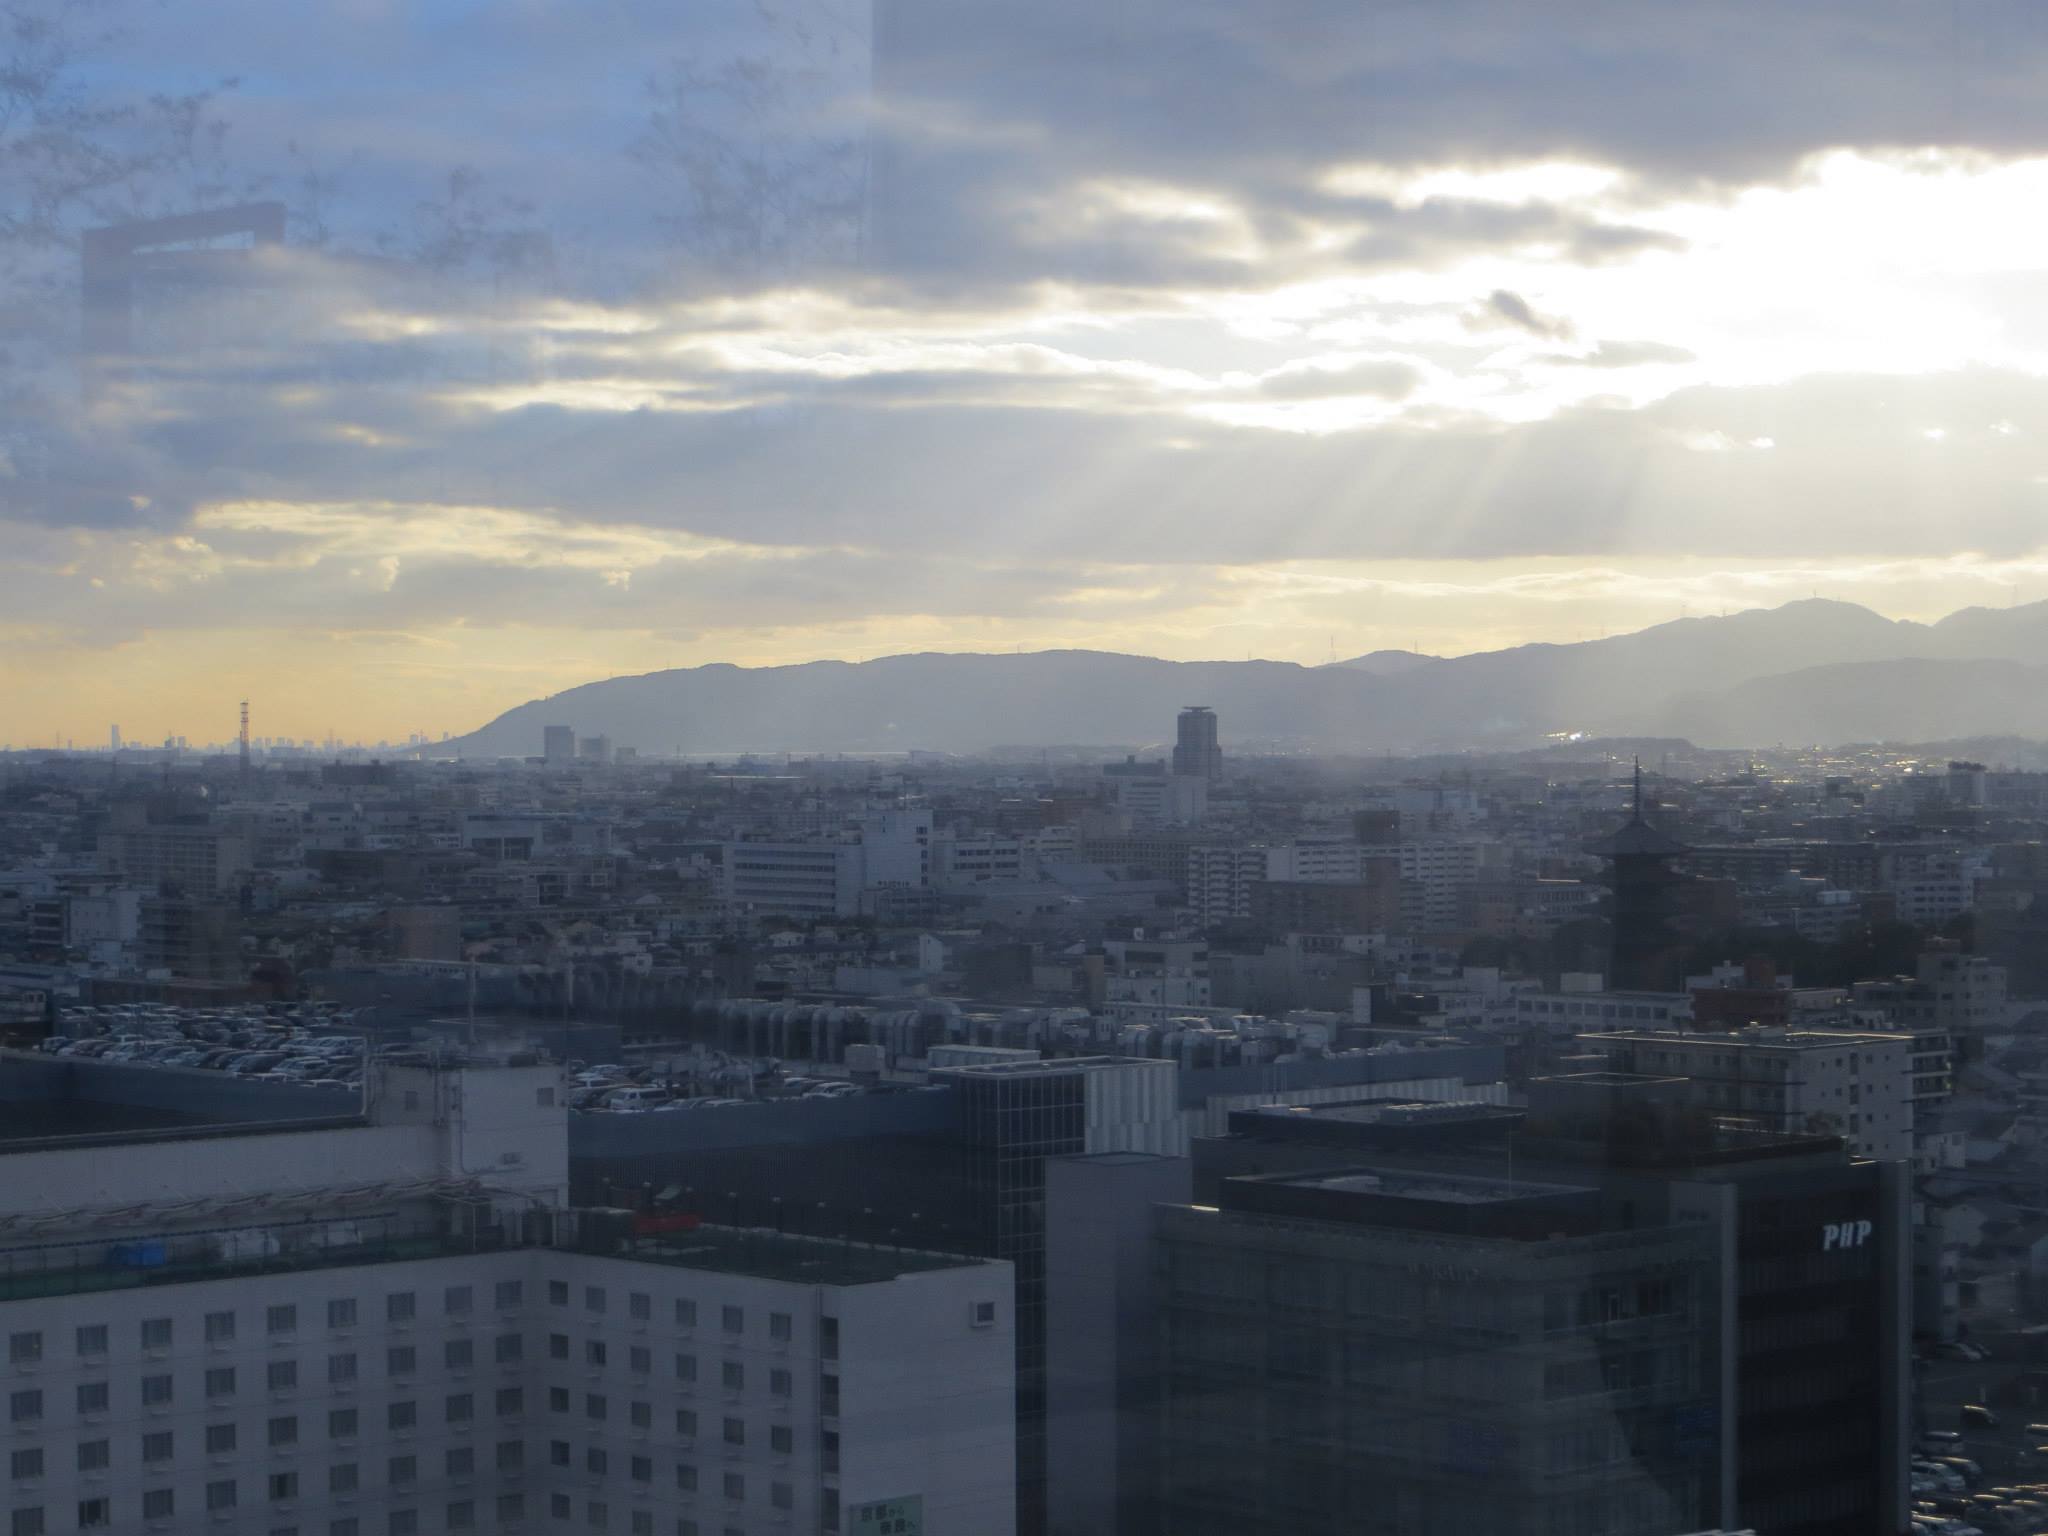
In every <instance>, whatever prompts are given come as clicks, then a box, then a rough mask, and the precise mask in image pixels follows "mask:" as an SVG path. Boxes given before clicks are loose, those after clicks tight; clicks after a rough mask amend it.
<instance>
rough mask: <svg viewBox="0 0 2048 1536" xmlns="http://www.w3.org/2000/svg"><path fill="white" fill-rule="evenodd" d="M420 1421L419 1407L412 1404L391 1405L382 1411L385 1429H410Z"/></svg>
mask: <svg viewBox="0 0 2048 1536" xmlns="http://www.w3.org/2000/svg"><path fill="white" fill-rule="evenodd" d="M419 1421H420V1405H419V1404H418V1403H413V1402H405V1403H392V1404H391V1405H390V1406H388V1407H387V1408H385V1410H384V1427H385V1428H386V1429H411V1428H412V1427H413V1426H414V1425H415V1424H417V1423H419Z"/></svg>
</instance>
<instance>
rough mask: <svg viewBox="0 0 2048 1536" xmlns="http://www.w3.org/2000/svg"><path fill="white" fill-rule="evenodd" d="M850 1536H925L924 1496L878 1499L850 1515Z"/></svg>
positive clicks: (907, 1495)
mask: <svg viewBox="0 0 2048 1536" xmlns="http://www.w3.org/2000/svg"><path fill="white" fill-rule="evenodd" d="M846 1529H847V1532H848V1536H924V1495H923V1494H921V1493H912V1494H906V1495H905V1496H904V1497H902V1498H900V1499H876V1500H874V1501H873V1502H872V1503H869V1504H856V1505H854V1506H853V1508H852V1509H851V1510H849V1511H848V1512H847V1521H846Z"/></svg>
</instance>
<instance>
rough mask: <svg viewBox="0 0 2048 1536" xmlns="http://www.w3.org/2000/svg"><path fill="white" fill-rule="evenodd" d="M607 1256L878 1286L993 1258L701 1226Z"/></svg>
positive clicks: (639, 1241) (804, 1281)
mask: <svg viewBox="0 0 2048 1536" xmlns="http://www.w3.org/2000/svg"><path fill="white" fill-rule="evenodd" d="M610 1256H611V1257H614V1258H621V1259H637V1260H640V1261H642V1262H644V1263H649V1264H666V1265H670V1266H673V1267H674V1268H677V1269H702V1270H709V1271H712V1272H714V1273H718V1274H727V1275H748V1276H751V1277H752V1278H754V1279H757V1280H786V1281H789V1282H791V1283H792V1284H796V1285H877V1284H880V1283H882V1282H883V1281H887V1280H894V1279H896V1278H898V1277H899V1276H902V1275H922V1274H930V1273H932V1272H934V1271H937V1270H942V1269H968V1268H972V1267H974V1266H977V1265H982V1264H987V1263H989V1262H991V1261H990V1260H988V1259H976V1258H968V1257H965V1256H963V1255H960V1254H952V1253H929V1252H926V1251H924V1250H923V1249H917V1248H884V1247H879V1246H876V1245H874V1244H870V1243H847V1242H834V1241H832V1240H831V1239H830V1238H817V1237H794V1236H791V1235H790V1234H788V1233H785V1232H770V1231H765V1230H759V1229H755V1228H747V1227H699V1228H698V1229H697V1230H696V1231H694V1232H679V1233H675V1234H673V1235H670V1236H664V1237H641V1238H634V1239H633V1240H632V1241H631V1242H629V1243H628V1244H627V1246H625V1247H624V1248H621V1249H619V1250H618V1251H617V1252H616V1253H614V1254H612V1255H610Z"/></svg>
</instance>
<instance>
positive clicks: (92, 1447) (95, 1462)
mask: <svg viewBox="0 0 2048 1536" xmlns="http://www.w3.org/2000/svg"><path fill="white" fill-rule="evenodd" d="M281 1423H287V1421H282V1420H277V1419H273V1420H271V1423H270V1431H271V1432H270V1444H271V1445H272V1446H273V1447H280V1448H281V1447H285V1446H291V1445H296V1444H298V1426H297V1423H296V1421H290V1422H289V1423H288V1427H286V1428H285V1429H283V1430H280V1429H279V1425H280V1424H281ZM214 1427H215V1428H216V1429H225V1430H226V1431H228V1433H227V1434H226V1435H225V1436H224V1437H222V1438H220V1439H219V1440H216V1439H215V1438H214V1437H213V1435H212V1434H211V1433H210V1432H209V1434H208V1437H207V1447H206V1448H207V1450H208V1451H209V1452H212V1453H215V1454H222V1453H226V1452H230V1451H233V1450H234V1449H235V1435H234V1425H232V1424H225V1425H216V1426H214ZM169 1438H170V1437H169V1436H168V1435H166V1436H164V1439H166V1440H168V1439H169ZM161 1450H162V1454H160V1455H149V1456H146V1457H145V1459H146V1460H147V1461H148V1462H150V1463H151V1464H160V1463H163V1462H166V1461H169V1460H170V1459H171V1457H170V1447H169V1446H164V1447H162V1448H161ZM77 1455H78V1467H79V1470H80V1471H85V1472H90V1471H98V1470H101V1469H103V1468H104V1467H105V1466H106V1465H107V1462H108V1455H109V1450H108V1444H107V1442H106V1441H104V1440H87V1441H84V1442H82V1443H81V1444H80V1445H79V1447H78V1452H77ZM494 1464H495V1465H496V1467H497V1469H498V1470H499V1471H500V1472H517V1471H520V1470H522V1469H523V1468H524V1467H525V1465H526V1442H525V1441H524V1440H500V1441H499V1442H498V1446H497V1451H496V1456H495V1461H494ZM442 1470H443V1471H445V1472H446V1473H447V1475H448V1476H450V1477H469V1476H471V1475H473V1474H474V1473H475V1471H476V1448H475V1447H474V1446H468V1445H457V1446H451V1447H450V1448H449V1449H448V1450H447V1451H446V1452H444V1453H443V1455H442ZM385 1471H386V1473H387V1475H388V1477H389V1479H390V1482H391V1486H392V1487H394V1488H398V1487H403V1486H405V1485H406V1484H408V1483H415V1482H418V1481H419V1475H420V1474H419V1458H418V1457H417V1456H413V1455H404V1456H393V1457H391V1458H389V1460H388V1461H387V1463H386V1467H385ZM9 1472H10V1473H11V1475H12V1476H13V1477H14V1479H15V1480H16V1481H17V1482H22V1481H28V1480H32V1479H34V1478H38V1477H41V1476H42V1475H43V1452H42V1450H41V1448H40V1447H34V1446H31V1447H28V1448H26V1449H22V1450H17V1451H15V1452H13V1453H12V1455H11V1456H10V1458H9ZM359 1478H360V1473H359V1468H358V1465H357V1464H356V1463H354V1462H342V1463H337V1464H336V1465H334V1466H331V1467H329V1468H328V1469H327V1491H328V1492H329V1493H354V1492H355V1491H356V1490H357V1488H358V1487H360V1486H361V1484H360V1480H359Z"/></svg>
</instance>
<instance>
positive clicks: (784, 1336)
mask: <svg viewBox="0 0 2048 1536" xmlns="http://www.w3.org/2000/svg"><path fill="white" fill-rule="evenodd" d="M795 1336H796V1319H795V1318H793V1317H791V1316H790V1315H789V1314H788V1313H787V1312H770V1313H769V1314H768V1337H769V1338H771V1339H773V1340H775V1342H776V1343H778V1344H787V1343H788V1342H789V1341H790V1340H791V1339H792V1338H794V1337H795Z"/></svg>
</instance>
